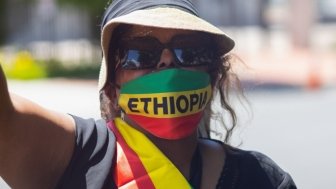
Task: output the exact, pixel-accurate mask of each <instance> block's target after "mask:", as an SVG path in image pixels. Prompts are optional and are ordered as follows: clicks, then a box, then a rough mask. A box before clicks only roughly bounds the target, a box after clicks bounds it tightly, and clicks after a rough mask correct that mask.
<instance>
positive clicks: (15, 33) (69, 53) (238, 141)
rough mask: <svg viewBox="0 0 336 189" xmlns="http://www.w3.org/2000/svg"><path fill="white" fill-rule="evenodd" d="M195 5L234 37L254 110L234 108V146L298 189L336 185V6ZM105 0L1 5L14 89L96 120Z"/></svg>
mask: <svg viewBox="0 0 336 189" xmlns="http://www.w3.org/2000/svg"><path fill="white" fill-rule="evenodd" d="M193 1H194V2H195V4H196V6H197V8H198V9H199V12H200V15H201V16H202V17H203V18H205V19H206V20H208V21H210V22H211V23H213V24H215V25H217V26H218V27H220V28H221V29H222V30H223V31H225V32H226V33H227V34H229V35H230V36H232V38H233V39H234V40H235V41H236V47H235V49H234V51H233V53H234V54H236V55H237V56H238V57H239V59H240V62H243V64H242V63H237V64H234V65H233V66H234V71H235V72H236V73H237V74H238V76H239V77H240V79H241V80H242V83H243V87H244V89H245V91H246V96H247V99H248V101H249V104H250V105H249V106H250V113H246V112H245V109H244V108H237V111H238V114H239V115H240V117H239V118H240V122H239V125H240V127H239V128H238V129H237V131H236V133H235V135H234V136H233V140H232V143H233V144H234V145H239V146H240V147H241V148H243V149H248V150H258V151H261V152H263V153H265V154H267V155H268V156H270V157H271V158H272V159H273V160H275V161H276V162H277V163H278V164H279V165H280V166H281V167H282V168H283V169H285V170H286V171H288V172H289V173H290V174H291V175H292V177H293V178H294V180H295V182H296V184H297V185H298V188H305V189H316V188H324V189H332V188H335V187H336V180H335V178H334V177H335V176H334V170H336V163H335V162H334V160H335V159H336V150H335V148H333V147H332V146H333V144H335V143H336V128H335V123H336V116H335V115H336V114H335V110H334V109H335V108H334V107H335V105H336V98H335V97H336V11H335V10H336V0H249V1H245V0H193ZM108 3H109V2H108V1H107V0H95V1H92V0H1V1H0V63H1V65H2V67H3V68H4V70H5V72H6V75H7V77H8V78H9V88H10V90H11V91H13V92H15V93H18V94H20V95H22V96H25V97H27V98H29V99H31V100H33V101H36V102H38V103H40V104H42V105H44V106H46V107H48V108H51V109H55V110H58V111H62V112H68V113H71V114H75V115H79V116H83V117H93V118H96V119H98V118H99V117H100V115H99V103H98V99H99V98H98V91H97V88H96V83H97V77H98V72H99V66H100V61H101V50H100V45H99V43H100V41H99V40H100V35H99V34H100V20H101V15H102V13H103V11H104V9H105V8H106V5H107V4H108ZM238 62H239V61H238ZM214 129H215V130H216V129H218V128H216V125H215V126H214ZM219 133H220V132H219ZM213 135H214V137H220V134H218V132H217V133H216V132H214V133H213Z"/></svg>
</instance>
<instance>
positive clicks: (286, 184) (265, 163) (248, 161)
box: [220, 145, 296, 189]
mask: <svg viewBox="0 0 336 189" xmlns="http://www.w3.org/2000/svg"><path fill="white" fill-rule="evenodd" d="M224 146H225V149H226V162H225V165H224V168H223V172H222V175H221V179H220V182H230V183H229V184H230V185H233V186H235V187H236V188H251V186H254V187H253V188H259V189H262V188H267V189H269V188H276V189H295V188H296V186H295V184H294V181H293V179H292V178H291V176H290V175H289V174H288V173H287V172H285V171H284V170H283V169H281V168H280V166H279V165H277V164H276V163H275V162H274V161H273V160H272V159H271V158H270V157H268V156H267V155H265V154H263V153H260V152H257V151H247V150H242V149H239V148H234V147H231V146H229V145H224ZM223 184H224V185H225V183H223ZM226 184H228V183H226ZM235 187H232V188H235ZM220 188H221V187H220Z"/></svg>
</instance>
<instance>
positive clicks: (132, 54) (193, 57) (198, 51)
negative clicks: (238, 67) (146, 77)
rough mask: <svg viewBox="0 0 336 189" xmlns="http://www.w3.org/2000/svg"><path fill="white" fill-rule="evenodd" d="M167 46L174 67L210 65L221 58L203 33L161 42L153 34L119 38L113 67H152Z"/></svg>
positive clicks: (179, 36) (211, 41)
mask: <svg viewBox="0 0 336 189" xmlns="http://www.w3.org/2000/svg"><path fill="white" fill-rule="evenodd" d="M164 49H169V50H170V51H171V52H172V53H173V55H174V60H175V61H174V64H175V66H177V67H192V66H209V65H210V64H213V63H214V62H215V61H217V60H218V59H219V58H220V55H219V53H218V50H217V47H216V45H215V43H214V42H213V40H212V38H210V37H209V36H204V35H196V36H192V35H177V36H174V37H173V38H172V40H171V41H170V42H169V43H166V44H162V43H161V42H160V41H159V40H158V39H157V38H154V37H135V38H131V39H122V40H121V41H120V43H119V49H118V50H119V58H120V60H121V61H120V62H119V64H118V65H117V66H116V69H118V68H119V67H121V68H122V69H125V70H139V69H153V68H156V67H157V64H158V63H159V61H160V58H161V54H162V51H163V50H164Z"/></svg>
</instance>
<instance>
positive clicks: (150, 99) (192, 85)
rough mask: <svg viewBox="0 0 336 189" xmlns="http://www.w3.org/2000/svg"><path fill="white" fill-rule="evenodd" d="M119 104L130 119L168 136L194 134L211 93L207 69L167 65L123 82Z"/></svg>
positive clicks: (157, 133)
mask: <svg viewBox="0 0 336 189" xmlns="http://www.w3.org/2000/svg"><path fill="white" fill-rule="evenodd" d="M120 90H121V91H120V96H119V101H118V104H119V106H120V107H121V109H122V110H123V111H124V113H125V114H126V115H127V117H128V118H129V119H131V120H132V121H134V122H135V123H137V124H138V125H139V126H140V127H142V128H143V129H145V130H146V131H148V132H149V133H151V134H153V135H154V136H157V137H159V138H164V139H182V138H185V137H187V136H190V135H191V134H192V133H193V132H194V131H195V130H196V129H197V126H198V123H199V122H200V120H201V118H202V114H203V111H204V109H205V107H206V105H207V104H208V102H209V100H210V97H211V85H210V77H209V75H208V74H207V73H205V72H200V71H190V70H183V69H166V70H163V71H159V72H155V73H151V74H147V75H144V76H141V77H138V78H136V79H134V80H132V81H130V82H127V83H125V84H124V85H122V86H121V89H120Z"/></svg>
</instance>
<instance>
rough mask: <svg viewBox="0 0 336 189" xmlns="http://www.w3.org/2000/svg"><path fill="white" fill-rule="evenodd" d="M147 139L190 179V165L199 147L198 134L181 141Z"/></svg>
mask: <svg viewBox="0 0 336 189" xmlns="http://www.w3.org/2000/svg"><path fill="white" fill-rule="evenodd" d="M147 137H148V138H149V139H150V140H151V141H152V142H153V143H154V144H155V146H157V147H158V148H159V149H160V150H161V152H162V153H163V154H164V155H165V156H166V157H167V158H168V159H169V160H170V161H171V162H172V163H173V164H174V165H175V166H176V167H177V168H178V169H179V170H180V172H181V173H182V174H183V175H184V177H185V178H187V179H188V178H189V170H190V163H191V160H192V158H193V155H194V152H195V150H196V147H197V143H198V140H197V133H196V132H195V133H193V134H192V135H191V136H189V137H187V138H184V139H179V140H166V139H161V138H157V137H155V136H153V135H147Z"/></svg>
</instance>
